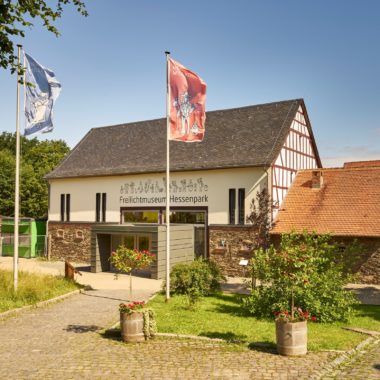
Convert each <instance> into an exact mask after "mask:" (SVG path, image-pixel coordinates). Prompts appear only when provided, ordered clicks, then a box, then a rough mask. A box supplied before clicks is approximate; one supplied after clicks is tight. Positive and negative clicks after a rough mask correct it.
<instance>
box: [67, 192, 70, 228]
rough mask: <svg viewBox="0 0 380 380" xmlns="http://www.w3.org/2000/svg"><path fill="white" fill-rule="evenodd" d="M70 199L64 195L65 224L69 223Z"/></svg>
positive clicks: (68, 195)
mask: <svg viewBox="0 0 380 380" xmlns="http://www.w3.org/2000/svg"><path fill="white" fill-rule="evenodd" d="M70 199H71V195H70V194H66V222H70Z"/></svg>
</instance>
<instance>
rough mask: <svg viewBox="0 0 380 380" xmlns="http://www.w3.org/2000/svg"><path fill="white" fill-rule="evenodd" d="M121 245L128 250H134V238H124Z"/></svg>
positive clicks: (131, 236)
mask: <svg viewBox="0 0 380 380" xmlns="http://www.w3.org/2000/svg"><path fill="white" fill-rule="evenodd" d="M123 240H124V241H123V244H124V245H125V246H126V247H127V248H128V249H135V236H134V235H127V236H124V239H123Z"/></svg>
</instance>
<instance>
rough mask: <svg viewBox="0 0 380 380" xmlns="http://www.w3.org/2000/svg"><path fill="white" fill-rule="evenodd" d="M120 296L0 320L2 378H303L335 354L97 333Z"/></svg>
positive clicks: (93, 296)
mask: <svg viewBox="0 0 380 380" xmlns="http://www.w3.org/2000/svg"><path fill="white" fill-rule="evenodd" d="M126 294H127V293H126V291H119V292H115V291H113V292H112V297H111V294H108V293H102V292H88V294H80V295H77V296H73V297H71V298H68V299H66V300H64V301H62V302H60V303H58V304H54V305H51V306H48V307H46V308H41V309H32V310H29V311H27V312H25V313H23V314H21V315H19V316H17V317H15V318H12V319H9V320H5V321H2V322H0V378H1V379H90V378H91V379H105V378H109V379H113V378H115V379H160V380H161V379H181V380H186V379H206V378H207V379H307V378H309V377H310V375H311V374H312V373H313V372H315V371H316V370H318V368H320V367H321V366H323V365H324V364H325V363H326V362H328V361H330V360H332V359H334V357H335V356H336V354H334V353H311V354H308V355H306V356H305V357H302V358H285V357H281V356H279V355H274V354H273V353H268V352H260V351H253V350H252V351H251V350H248V349H246V348H240V347H237V346H234V345H230V344H225V343H220V342H210V341H198V340H197V341H194V340H179V339H173V338H157V339H155V340H153V341H149V342H147V343H141V344H125V343H122V342H120V341H117V340H115V339H111V338H105V337H104V336H102V335H101V334H100V333H99V331H100V330H102V329H104V328H107V327H109V326H111V325H112V324H113V323H114V322H115V321H117V319H118V304H119V303H120V301H121V300H125V298H126V297H125V295H126ZM143 296H144V297H147V296H148V295H147V294H145V295H144V294H138V295H137V294H136V297H137V298H140V299H141V298H142V297H143Z"/></svg>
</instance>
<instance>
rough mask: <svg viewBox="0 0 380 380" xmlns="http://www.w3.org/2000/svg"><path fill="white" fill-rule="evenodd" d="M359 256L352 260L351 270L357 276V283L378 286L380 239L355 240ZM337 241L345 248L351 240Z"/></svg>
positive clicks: (379, 275) (342, 239)
mask: <svg viewBox="0 0 380 380" xmlns="http://www.w3.org/2000/svg"><path fill="white" fill-rule="evenodd" d="M356 240H357V242H358V243H359V247H360V250H359V255H358V257H357V259H355V258H353V264H352V268H353V271H354V273H356V274H357V275H358V282H361V283H363V284H378V285H380V238H357V239H356ZM337 241H338V242H339V241H342V243H343V244H344V245H345V246H347V245H349V244H351V243H352V242H353V241H354V239H353V238H340V239H339V238H337Z"/></svg>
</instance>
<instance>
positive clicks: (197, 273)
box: [164, 260, 225, 305]
mask: <svg viewBox="0 0 380 380" xmlns="http://www.w3.org/2000/svg"><path fill="white" fill-rule="evenodd" d="M223 280H225V278H224V277H223V276H222V274H221V272H220V270H219V268H218V266H217V265H216V264H215V263H214V262H212V261H205V260H195V261H193V262H192V263H190V264H177V265H176V266H174V268H173V269H172V271H171V273H170V290H171V292H172V293H173V294H185V295H186V296H187V298H188V301H189V304H190V305H194V303H195V302H196V301H197V300H198V299H199V298H200V297H202V296H207V295H211V294H214V293H217V292H219V291H220V290H221V288H220V282H221V281H223ZM164 286H165V285H164Z"/></svg>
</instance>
